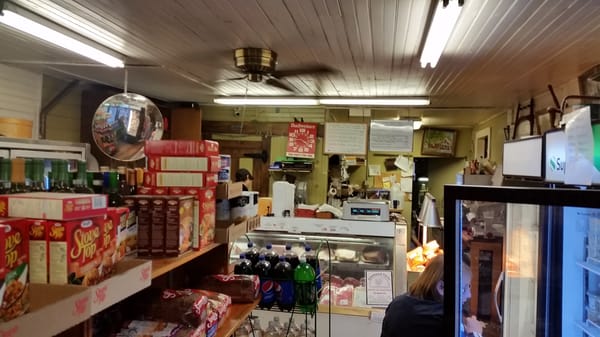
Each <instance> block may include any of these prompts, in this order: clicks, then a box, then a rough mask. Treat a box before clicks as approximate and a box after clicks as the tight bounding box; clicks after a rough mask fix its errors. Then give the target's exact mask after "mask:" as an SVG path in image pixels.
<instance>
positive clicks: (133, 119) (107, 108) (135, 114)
mask: <svg viewBox="0 0 600 337" xmlns="http://www.w3.org/2000/svg"><path fill="white" fill-rule="evenodd" d="M163 131H164V126H163V116H162V114H161V113H160V110H159V109H158V107H157V106H156V105H155V104H154V103H153V102H152V101H151V100H149V99H148V98H146V97H144V96H142V95H138V94H133V93H121V94H117V95H113V96H111V97H109V98H107V99H106V100H104V102H102V103H101V104H100V105H99V106H98V108H97V109H96V112H95V113H94V119H93V120H92V136H93V138H94V142H95V143H96V145H97V146H98V148H99V149H100V150H101V151H102V152H103V153H104V154H106V155H107V156H109V157H110V158H113V159H116V160H120V161H136V160H138V159H141V158H144V143H145V141H146V140H159V139H161V138H162V135H163Z"/></svg>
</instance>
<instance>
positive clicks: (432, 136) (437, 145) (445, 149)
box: [421, 128, 456, 157]
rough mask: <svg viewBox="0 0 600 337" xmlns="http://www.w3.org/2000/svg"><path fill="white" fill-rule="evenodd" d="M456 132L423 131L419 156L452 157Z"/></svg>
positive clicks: (429, 129) (441, 130)
mask: <svg viewBox="0 0 600 337" xmlns="http://www.w3.org/2000/svg"><path fill="white" fill-rule="evenodd" d="M455 147H456V130H448V129H433V128H427V129H425V130H424V131H423V143H422V145H421V154H425V155H433V156H446V157H451V156H454V150H455Z"/></svg>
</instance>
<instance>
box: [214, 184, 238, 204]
mask: <svg viewBox="0 0 600 337" xmlns="http://www.w3.org/2000/svg"><path fill="white" fill-rule="evenodd" d="M243 189H244V184H243V183H242V182H241V181H240V182H235V183H234V182H226V183H219V184H217V199H219V200H226V199H227V200H228V199H233V198H237V197H240V196H242V190H243Z"/></svg>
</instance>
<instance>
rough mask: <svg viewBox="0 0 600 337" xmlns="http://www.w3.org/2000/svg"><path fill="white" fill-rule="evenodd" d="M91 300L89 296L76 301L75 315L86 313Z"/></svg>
mask: <svg viewBox="0 0 600 337" xmlns="http://www.w3.org/2000/svg"><path fill="white" fill-rule="evenodd" d="M88 301H89V296H86V297H82V298H80V299H78V300H76V301H75V303H74V304H75V305H74V306H73V316H81V315H83V314H85V309H86V307H87V304H88Z"/></svg>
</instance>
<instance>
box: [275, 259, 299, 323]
mask: <svg viewBox="0 0 600 337" xmlns="http://www.w3.org/2000/svg"><path fill="white" fill-rule="evenodd" d="M273 278H274V279H275V280H276V282H277V283H278V285H279V286H278V287H276V288H277V294H276V302H277V305H278V306H279V308H280V309H281V310H287V311H291V310H292V309H293V308H294V303H295V299H294V269H293V268H292V265H291V264H290V263H289V262H287V261H286V260H285V258H284V257H283V256H280V257H279V262H278V263H277V264H276V265H275V268H273ZM277 318H278V319H279V317H277Z"/></svg>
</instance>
